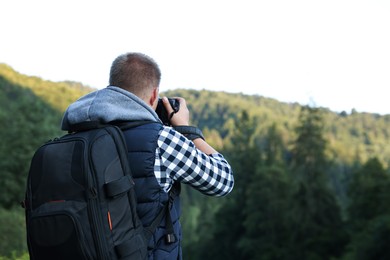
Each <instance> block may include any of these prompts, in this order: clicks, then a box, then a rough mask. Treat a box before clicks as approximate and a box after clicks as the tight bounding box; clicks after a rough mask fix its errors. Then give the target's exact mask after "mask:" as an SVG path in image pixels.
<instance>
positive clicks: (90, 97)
mask: <svg viewBox="0 0 390 260" xmlns="http://www.w3.org/2000/svg"><path fill="white" fill-rule="evenodd" d="M117 120H119V121H140V120H145V121H154V122H160V119H159V118H158V116H157V114H156V112H155V111H154V110H153V109H152V108H151V107H150V106H148V105H147V104H146V103H145V102H144V101H143V100H142V99H140V98H139V97H137V96H136V95H134V94H132V93H130V92H128V91H126V90H124V89H121V88H118V87H115V86H108V87H107V88H104V89H100V90H97V91H94V92H91V93H89V94H87V95H85V96H83V97H81V98H79V99H78V100H77V101H75V102H74V103H72V104H71V105H70V106H69V107H68V108H67V110H66V111H65V114H64V117H63V118H62V125H61V129H62V130H65V131H67V130H69V128H70V126H71V125H73V124H77V123H81V122H85V121H99V122H100V123H108V122H111V121H117Z"/></svg>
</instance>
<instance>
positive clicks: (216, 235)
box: [199, 111, 261, 260]
mask: <svg viewBox="0 0 390 260" xmlns="http://www.w3.org/2000/svg"><path fill="white" fill-rule="evenodd" d="M254 129H255V124H254V121H253V119H252V118H250V117H249V115H248V113H247V112H246V111H243V112H242V114H241V116H240V117H239V119H238V120H237V121H236V123H235V129H234V133H235V134H234V135H233V137H232V138H231V147H230V148H228V151H226V152H225V153H226V155H227V157H228V158H229V161H230V163H231V165H232V167H233V171H234V176H235V187H234V189H233V192H232V193H231V194H230V195H229V196H228V197H226V198H225V202H224V204H223V205H222V206H221V207H220V209H219V210H218V212H217V213H216V214H215V218H214V227H213V228H212V229H210V231H211V232H212V236H211V241H204V242H205V243H203V246H202V249H201V252H202V254H201V258H199V259H216V260H217V259H221V260H222V259H223V260H229V259H232V260H233V259H250V258H249V256H247V255H245V252H244V251H243V250H242V249H241V248H240V241H241V240H242V239H243V237H244V236H245V226H244V220H245V212H244V206H245V203H246V201H247V196H248V195H247V189H248V186H249V184H250V181H251V179H252V177H251V176H252V175H254V174H255V172H256V169H257V168H258V167H259V165H261V155H260V150H259V149H258V147H256V146H255V141H254ZM210 231H209V232H210Z"/></svg>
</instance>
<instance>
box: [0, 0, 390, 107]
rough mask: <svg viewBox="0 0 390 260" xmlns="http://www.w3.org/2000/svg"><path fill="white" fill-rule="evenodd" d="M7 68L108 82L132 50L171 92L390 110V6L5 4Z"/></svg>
mask: <svg viewBox="0 0 390 260" xmlns="http://www.w3.org/2000/svg"><path fill="white" fill-rule="evenodd" d="M0 3H1V5H0V6H1V7H0V62H3V63H6V64H8V65H10V66H12V67H13V68H14V69H15V70H17V71H19V72H21V73H23V74H27V75H32V76H38V77H41V78H43V79H47V80H52V81H62V80H72V81H78V82H82V83H83V84H85V85H89V86H92V87H96V88H102V87H105V86H106V85H107V82H108V73H109V68H110V65H111V62H112V60H113V59H114V58H115V57H116V56H118V55H119V54H122V53H124V52H128V51H137V52H143V53H145V54H147V55H149V56H151V57H152V58H154V59H155V60H156V61H157V63H159V65H160V68H161V70H162V82H161V90H162V91H164V90H168V89H174V88H192V89H208V90H223V91H227V92H234V93H236V92H242V93H246V94H259V95H261V96H265V97H271V98H275V99H277V100H279V101H285V102H299V103H301V104H304V105H306V104H313V103H314V104H315V105H317V106H322V107H328V108H330V109H331V110H333V111H336V112H339V111H343V110H345V111H346V112H350V111H351V109H352V108H355V109H356V110H357V111H358V112H373V113H380V114H390V105H389V104H388V99H389V97H388V95H389V93H390V1H388V0H361V1H360V0H326V1H325V0H322V1H317V0H295V1H294V0H279V1H278V0H268V1H261V0H257V1H247V0H240V1H229V0H225V1H216V0H208V1H203V0H197V1H185V0H181V1H179V0H177V1H172V0H153V1H152V0H150V1H147V0H143V1H131V0H123V1H119V0H118V1H117V0H111V1H99V0H94V1H93V0H92V1H89V0H67V1H53V0H48V1H44V0H34V1H32V0H25V1H21V0H12V1H6V0H0Z"/></svg>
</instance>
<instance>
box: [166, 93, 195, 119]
mask: <svg viewBox="0 0 390 260" xmlns="http://www.w3.org/2000/svg"><path fill="white" fill-rule="evenodd" d="M174 99H176V100H178V101H179V103H180V109H179V111H178V112H177V113H175V114H173V116H172V118H171V119H170V122H171V124H172V126H179V125H185V126H188V125H189V122H190V111H189V110H188V108H187V104H186V101H185V99H184V98H181V97H174ZM162 101H163V103H164V106H165V109H166V110H167V114H168V116H170V115H171V114H172V112H173V109H172V107H171V104H170V103H169V101H168V98H167V97H163V98H162Z"/></svg>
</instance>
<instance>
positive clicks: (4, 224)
mask: <svg viewBox="0 0 390 260" xmlns="http://www.w3.org/2000/svg"><path fill="white" fill-rule="evenodd" d="M26 250H27V245H26V225H25V221H24V212H23V210H22V209H20V208H17V209H12V210H6V209H1V208H0V256H5V257H16V256H19V255H21V254H23V253H24V252H25V251H26ZM0 259H1V258H0Z"/></svg>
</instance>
